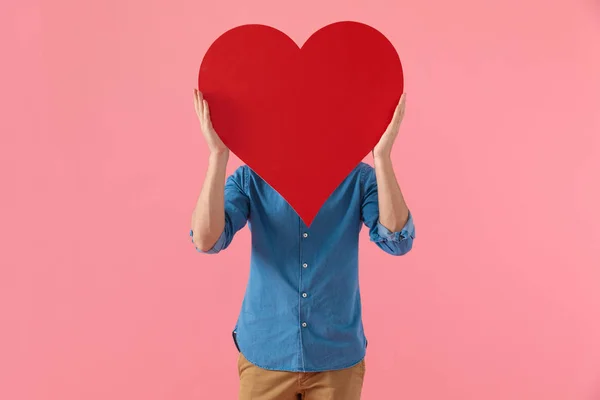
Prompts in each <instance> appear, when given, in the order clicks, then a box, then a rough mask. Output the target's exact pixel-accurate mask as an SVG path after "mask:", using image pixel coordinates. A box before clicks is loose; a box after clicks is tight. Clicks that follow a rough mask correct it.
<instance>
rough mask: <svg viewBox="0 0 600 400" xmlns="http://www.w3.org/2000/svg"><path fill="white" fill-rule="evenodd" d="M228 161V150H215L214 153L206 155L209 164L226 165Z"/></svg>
mask: <svg viewBox="0 0 600 400" xmlns="http://www.w3.org/2000/svg"><path fill="white" fill-rule="evenodd" d="M228 160H229V150H228V149H225V150H216V151H211V152H210V154H209V155H208V161H209V162H210V163H217V164H220V163H225V164H227V161H228Z"/></svg>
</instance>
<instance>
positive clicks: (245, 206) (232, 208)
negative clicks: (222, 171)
mask: <svg viewBox="0 0 600 400" xmlns="http://www.w3.org/2000/svg"><path fill="white" fill-rule="evenodd" d="M247 187H248V171H247V166H241V167H239V168H238V169H237V170H236V171H235V172H234V173H233V174H231V175H230V176H229V177H228V178H227V180H226V181H225V228H224V229H223V232H222V233H221V236H219V239H217V242H216V243H215V244H214V245H213V247H212V248H211V249H209V250H207V251H202V250H200V249H199V248H197V247H196V250H198V251H199V252H200V253H205V254H216V253H218V252H220V251H221V250H225V249H226V248H227V247H228V246H229V245H230V244H231V241H232V240H233V236H234V235H235V234H236V233H237V232H238V231H239V230H240V229H242V228H243V227H244V226H245V225H246V222H247V221H248V217H249V215H250V199H249V198H248V195H247ZM190 238H191V239H192V243H193V242H194V232H193V231H192V230H190Z"/></svg>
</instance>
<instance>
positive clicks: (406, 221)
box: [190, 90, 415, 400]
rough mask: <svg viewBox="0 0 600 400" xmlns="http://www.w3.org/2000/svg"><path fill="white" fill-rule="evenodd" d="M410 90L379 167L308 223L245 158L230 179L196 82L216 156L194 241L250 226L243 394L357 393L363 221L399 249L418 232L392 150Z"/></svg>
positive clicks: (214, 248) (377, 159)
mask: <svg viewBox="0 0 600 400" xmlns="http://www.w3.org/2000/svg"><path fill="white" fill-rule="evenodd" d="M405 99H406V96H405V95H402V97H401V99H400V102H399V103H398V106H397V108H396V110H395V112H394V116H393V118H392V121H391V122H390V124H389V126H388V128H387V130H386V131H385V133H384V134H383V136H382V137H381V139H380V141H379V143H378V144H377V145H376V146H375V148H374V149H373V152H372V153H373V159H374V165H375V168H373V167H371V166H369V165H367V164H365V163H361V164H359V165H358V166H357V167H356V168H355V169H354V170H353V171H352V172H351V173H350V175H349V176H348V177H347V178H346V179H345V180H344V181H343V182H342V183H341V184H340V186H339V187H338V188H337V189H336V190H335V191H334V193H333V194H332V195H331V196H330V198H329V199H328V200H327V202H326V203H325V204H324V205H323V207H322V208H321V210H320V211H319V214H318V215H317V217H316V218H315V219H314V221H313V223H312V224H311V226H310V228H309V227H307V226H306V225H305V224H304V223H303V222H302V220H301V219H300V218H299V217H298V215H297V214H296V213H295V212H294V210H293V209H292V208H291V207H290V206H289V204H288V203H287V202H286V201H285V200H284V199H283V198H282V197H281V196H280V195H279V194H278V193H277V192H276V191H275V190H273V189H272V188H271V187H270V186H269V185H268V184H267V183H266V182H265V181H264V180H262V178H260V177H259V176H258V175H256V174H255V173H254V172H253V171H252V170H251V169H250V168H249V167H248V166H242V167H240V168H238V169H237V170H236V171H235V172H234V173H233V174H232V175H231V176H229V177H228V178H227V179H225V175H226V165H227V161H228V158H229V150H228V149H227V148H226V147H225V145H224V144H223V142H222V141H221V140H220V139H219V137H218V135H217V133H216V132H215V130H214V129H213V127H212V124H211V121H210V112H209V108H208V103H207V102H206V100H205V99H204V98H203V96H202V93H200V92H199V91H198V90H194V103H195V107H196V113H197V115H198V118H199V120H200V126H201V130H202V133H203V135H204V138H205V140H206V142H207V144H208V147H209V150H210V156H209V162H208V171H207V174H206V178H205V180H204V184H203V186H202V190H201V192H200V196H199V198H198V202H197V204H196V208H195V209H194V212H193V215H192V229H191V232H190V235H191V237H192V241H193V243H194V244H195V246H196V248H197V249H198V250H199V251H200V252H203V253H209V254H214V253H218V252H219V251H221V250H224V249H226V248H227V246H229V244H230V243H231V240H232V239H233V236H234V235H235V233H236V232H237V231H239V230H240V229H242V228H243V227H244V226H245V225H246V222H248V224H249V227H250V229H251V231H252V255H251V262H250V264H251V265H250V276H249V280H248V286H247V289H246V294H245V297H244V301H243V303H242V308H241V312H240V315H239V318H238V321H237V324H236V326H235V329H234V331H233V338H234V341H235V344H236V346H237V348H238V350H239V358H238V372H239V377H240V391H239V399H240V400H246V399H254V400H295V399H297V398H302V399H305V400H320V399H330V400H358V399H360V393H361V390H362V384H363V378H364V374H365V362H364V356H365V351H366V347H367V340H366V338H365V335H364V331H363V325H362V315H361V301H360V291H359V283H358V237H359V236H358V235H359V231H360V229H361V227H362V224H363V223H364V224H365V225H366V226H367V227H368V228H369V236H370V239H371V241H373V242H375V244H376V245H377V246H379V247H380V248H381V249H382V250H383V251H385V252H387V253H389V254H393V255H403V254H406V253H407V252H408V251H410V249H411V248H412V243H413V239H414V236H415V230H414V225H413V221H412V217H411V214H410V212H409V210H408V207H407V206H406V203H405V201H404V198H403V196H402V193H401V191H400V186H399V185H398V183H397V181H396V177H395V174H394V170H393V168H392V161H391V157H390V155H391V150H392V145H393V143H394V141H395V139H396V136H397V135H398V130H399V127H400V123H401V122H402V118H403V116H404V109H405ZM323 168H327V166H326V165H325V166H323Z"/></svg>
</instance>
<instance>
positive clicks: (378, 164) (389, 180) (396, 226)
mask: <svg viewBox="0 0 600 400" xmlns="http://www.w3.org/2000/svg"><path fill="white" fill-rule="evenodd" d="M374 164H375V176H376V178H377V193H378V202H379V223H380V224H381V225H383V226H384V227H386V228H387V229H389V230H390V231H392V232H398V231H400V230H401V229H402V228H403V227H404V225H405V224H406V222H407V221H408V206H407V205H406V202H405V201H404V197H403V196H402V191H401V190H400V185H399V184H398V181H397V180H396V174H395V173H394V167H393V166H392V160H391V158H390V157H389V156H375V157H374Z"/></svg>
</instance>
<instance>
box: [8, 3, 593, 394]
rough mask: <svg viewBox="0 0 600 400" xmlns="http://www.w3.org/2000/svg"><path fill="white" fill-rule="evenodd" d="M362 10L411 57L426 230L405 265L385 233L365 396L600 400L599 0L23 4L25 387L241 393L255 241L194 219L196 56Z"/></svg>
mask: <svg viewBox="0 0 600 400" xmlns="http://www.w3.org/2000/svg"><path fill="white" fill-rule="evenodd" d="M346 19H350V20H359V21H362V22H365V23H367V24H370V25H372V26H374V27H376V28H378V29H379V30H381V31H382V32H383V33H384V34H386V35H387V36H388V37H389V38H390V39H391V40H392V42H393V43H395V45H396V46H397V48H398V51H399V53H400V56H401V58H402V60H403V63H404V68H405V73H406V91H407V93H408V108H407V116H406V119H405V123H404V125H403V127H402V130H401V136H400V139H399V142H398V143H397V145H396V147H395V151H394V155H393V157H394V160H395V165H396V169H397V171H398V177H399V179H400V182H401V186H402V188H403V190H404V192H405V194H406V197H407V200H408V202H409V204H410V206H411V209H412V211H413V213H414V216H415V221H416V223H417V229H418V231H417V232H418V233H417V234H418V238H417V241H416V242H415V247H414V249H413V252H412V253H411V254H410V255H408V256H406V257H403V258H394V257H390V256H387V255H386V254H384V253H383V252H381V251H379V250H378V249H376V247H375V246H374V245H372V244H370V243H368V240H367V237H366V232H363V234H364V235H363V237H362V239H363V243H362V246H363V247H362V251H361V279H362V281H361V284H362V291H363V297H364V311H365V317H364V320H365V325H366V331H367V335H368V337H369V340H370V345H369V351H368V356H367V377H366V383H365V388H364V396H363V398H364V399H367V400H369V399H387V398H394V399H411V400H454V399H455V400H465V399H477V400H506V399H511V400H513V399H527V400H529V399H533V400H537V399H540V400H542V399H543V400H597V399H600V261H599V259H600V256H599V251H600V245H598V243H599V241H600V233H599V229H598V222H599V218H600V211H599V204H600V190H599V188H598V182H599V181H600V139H599V134H600V4H599V2H598V1H597V0H594V1H590V0H577V1H576V0H554V1H548V0H527V1H523V0H506V1H503V2H499V1H495V2H487V1H486V2H484V1H480V0H455V1H443V0H429V1H394V2H392V1H381V0H379V1H373V0H369V1H365V0H363V1H346V2H342V1H323V0H318V1H316V0H306V1H302V2H300V1H298V2H293V3H291V2H284V1H277V0H271V1H251V2H248V1H240V0H218V1H216V0H215V1H213V2H206V1H195V2H193V1H182V0H175V1H170V2H166V1H137V0H128V1H122V0H119V1H116V0H107V1H97V2H89V1H75V0H71V1H49V0H44V1H41V2H40V1H35V0H19V1H16V0H13V1H9V2H8V3H7V2H6V1H3V2H2V4H1V5H0V44H1V48H2V49H3V50H2V63H1V64H0V68H1V69H2V74H1V78H0V87H1V88H2V96H1V100H0V101H1V104H0V105H1V110H2V117H1V118H0V133H1V139H0V151H1V154H0V155H1V157H0V182H1V196H0V202H1V207H0V234H1V237H0V243H1V248H2V250H1V251H0V265H1V269H0V322H1V330H0V398H1V399H3V400H42V399H44V400H45V399H52V400H75V399H77V400H80V399H85V400H96V399H98V400H100V399H103V400H104V399H115V400H120V399H146V400H155V399H178V400H185V399H234V398H235V396H236V393H237V372H236V362H235V361H236V351H235V348H234V345H233V343H232V340H231V335H230V331H231V328H232V327H233V324H234V322H235V319H236V317H237V313H238V310H239V307H240V303H241V299H242V295H243V291H244V288H245V283H246V278H247V275H248V260H249V234H248V231H247V230H244V231H242V232H241V233H240V234H239V235H238V236H237V237H236V240H235V241H234V243H233V244H232V246H231V248H230V249H229V250H228V251H226V252H225V253H223V254H221V255H219V256H217V257H211V256H203V255H200V254H198V253H196V252H195V250H194V249H193V247H192V245H191V244H190V241H189V238H188V229H189V222H190V215H191V212H192V208H193V206H194V203H195V200H196V196H197V195H198V193H199V190H200V185H201V183H202V180H203V175H204V171H205V166H206V156H207V152H206V147H205V145H204V143H203V141H202V138H201V135H200V132H199V127H198V122H197V120H196V117H195V115H194V112H193V105H192V88H193V87H194V85H195V82H196V77H197V70H198V66H199V64H200V61H201V58H202V55H203V53H204V51H205V50H206V49H207V48H208V46H209V45H210V43H211V42H212V41H213V40H214V39H215V38H216V37H217V36H218V35H219V34H221V33H222V32H224V31H225V30H227V29H229V28H231V27H233V26H236V25H240V24H244V23H249V22H256V23H265V24H269V25H272V26H274V27H276V28H278V29H281V30H283V31H284V32H286V33H288V34H289V35H290V36H291V37H292V38H293V39H295V40H296V41H298V42H303V41H304V40H305V39H306V38H307V37H308V36H309V35H310V34H311V33H312V32H313V31H315V30H317V29H318V28H320V27H322V26H323V25H325V24H328V23H330V22H334V21H338V20H346ZM299 162H306V160H299ZM236 166H237V161H236V160H233V161H232V162H231V163H230V170H233V168H235V167H236Z"/></svg>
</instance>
